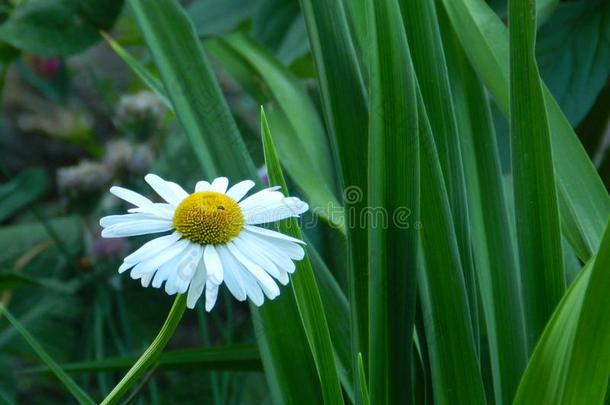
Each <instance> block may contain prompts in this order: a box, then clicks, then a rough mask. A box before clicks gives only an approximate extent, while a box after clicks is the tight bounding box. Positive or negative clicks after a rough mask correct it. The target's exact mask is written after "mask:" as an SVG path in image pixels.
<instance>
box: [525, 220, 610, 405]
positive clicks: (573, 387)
mask: <svg viewBox="0 0 610 405" xmlns="http://www.w3.org/2000/svg"><path fill="white" fill-rule="evenodd" d="M609 267H610V226H608V227H606V231H605V234H604V238H603V240H602V243H601V245H600V248H599V252H598V254H597V256H596V257H594V258H593V259H591V261H589V263H587V265H586V266H585V268H584V269H583V270H581V272H580V273H579V275H578V276H577V278H576V280H574V282H573V283H572V286H571V287H570V289H569V290H568V291H567V293H566V294H565V295H564V297H563V299H562V300H561V302H560V304H559V306H558V307H557V309H556V310H555V313H554V314H553V317H552V318H551V320H550V322H549V323H548V325H547V327H546V329H545V331H544V334H543V335H542V337H541V339H540V341H539V342H538V345H537V346H536V350H535V351H534V354H533V355H532V358H531V360H530V362H529V364H528V367H527V370H526V371H525V374H524V375H523V379H522V380H521V384H520V385H519V391H518V392H517V396H516V398H515V404H531V403H553V404H583V403H587V404H601V403H604V397H605V394H606V391H607V389H608V377H609V376H610V344H609V343H608V342H610V312H608V305H610V295H608V289H609V288H610V272H608V268H609Z"/></svg>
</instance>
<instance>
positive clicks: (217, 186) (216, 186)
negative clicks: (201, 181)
mask: <svg viewBox="0 0 610 405" xmlns="http://www.w3.org/2000/svg"><path fill="white" fill-rule="evenodd" d="M228 186H229V179H227V178H226V177H217V178H215V179H214V181H212V185H211V186H210V190H209V191H215V192H217V193H222V194H224V193H226V191H227V187H228Z"/></svg>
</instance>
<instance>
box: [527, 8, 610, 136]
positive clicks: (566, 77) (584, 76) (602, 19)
mask: <svg viewBox="0 0 610 405" xmlns="http://www.w3.org/2000/svg"><path fill="white" fill-rule="evenodd" d="M609 38H610V4H608V3H607V2H603V1H575V2H565V3H562V4H561V5H560V6H559V7H558V8H557V10H556V12H555V13H554V14H553V15H552V17H551V19H549V20H548V21H547V22H546V23H545V25H544V26H542V28H541V30H540V32H539V34H538V41H537V47H536V56H537V58H538V63H539V66H540V74H541V75H542V78H543V79H544V82H545V83H546V84H547V85H548V86H549V90H550V91H551V93H553V96H555V99H557V102H558V103H559V105H560V106H561V110H562V111H563V112H564V113H565V115H566V117H567V118H568V119H569V120H570V123H571V124H572V125H577V124H578V123H580V121H581V120H582V119H583V118H584V117H585V115H586V114H587V112H588V111H589V110H591V107H592V106H593V104H594V102H595V99H596V98H597V96H598V95H599V93H600V91H601V90H602V88H603V87H604V85H605V83H606V81H607V80H608V76H609V75H610V68H609V66H610V50H609V49H608V46H607V45H606V44H607V43H608V39H609Z"/></svg>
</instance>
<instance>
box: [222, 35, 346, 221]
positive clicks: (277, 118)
mask: <svg viewBox="0 0 610 405" xmlns="http://www.w3.org/2000/svg"><path fill="white" fill-rule="evenodd" d="M217 42H218V43H217V46H220V47H225V48H227V49H226V50H225V51H226V52H230V51H233V52H234V53H235V54H236V55H238V56H239V58H240V62H241V64H242V65H245V66H247V67H249V68H250V69H251V77H252V80H254V81H257V82H259V83H260V82H261V81H262V83H263V84H264V85H265V87H264V88H263V89H261V92H263V93H269V94H270V96H271V98H272V100H273V105H272V107H273V110H272V111H273V112H272V115H271V117H273V119H271V117H270V120H269V121H270V127H271V129H272V130H273V133H274V134H277V135H274V139H275V143H276V145H277V148H278V154H279V156H280V161H281V162H282V166H283V167H284V168H285V170H286V171H287V173H288V174H289V175H290V177H291V178H292V179H293V181H294V182H295V183H296V185H297V186H299V188H300V189H301V190H303V191H304V192H305V193H306V195H307V198H308V201H309V203H310V204H311V205H312V206H313V207H314V208H313V210H312V211H313V212H314V213H315V214H316V215H319V216H320V217H322V218H324V219H325V220H326V221H329V222H330V223H331V225H332V226H333V227H335V228H339V229H342V227H343V226H344V224H343V222H341V221H340V219H341V218H342V215H339V214H337V210H340V209H341V207H340V204H339V202H338V201H337V199H336V198H335V196H334V192H333V190H334V189H335V174H334V168H333V165H332V159H331V154H330V148H329V145H328V139H327V137H326V132H325V130H324V125H323V123H322V120H321V119H320V116H319V115H318V112H317V111H316V108H315V106H314V104H313V102H312V101H311V99H310V98H309V97H308V96H307V95H306V93H305V92H304V91H303V89H302V88H301V86H300V84H299V83H298V81H297V78H296V77H294V75H293V74H292V73H291V72H290V70H288V69H287V68H286V67H284V66H283V65H282V64H281V63H280V62H279V61H278V60H277V59H276V58H275V56H274V55H273V54H271V53H269V52H268V51H266V50H265V49H264V48H262V47H261V46H259V45H258V44H256V42H254V41H253V40H251V39H250V38H249V37H248V36H246V35H245V34H241V33H239V34H233V35H229V36H227V37H224V38H222V39H220V40H219V41H217ZM215 54H216V53H215ZM221 60H222V59H221ZM280 125H281V130H279V129H280V128H276V126H277V127H279V126H280Z"/></svg>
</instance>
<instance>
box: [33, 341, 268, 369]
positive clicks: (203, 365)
mask: <svg viewBox="0 0 610 405" xmlns="http://www.w3.org/2000/svg"><path fill="white" fill-rule="evenodd" d="M137 360H138V356H122V357H110V358H105V359H101V360H92V361H83V362H78V363H67V364H61V365H60V366H61V368H62V369H63V370H64V371H66V372H70V373H89V372H96V373H97V372H110V371H122V370H125V369H128V368H130V367H131V366H132V364H134V363H135V362H136V361H137ZM157 362H158V364H159V365H158V367H157V370H179V369H188V370H261V369H262V364H261V362H260V355H259V353H258V348H257V346H256V345H252V344H240V345H238V344H235V345H226V346H217V347H197V348H192V349H179V350H170V351H167V352H165V353H162V354H161V356H160V357H159V360H158V361H157ZM47 371H49V370H48V369H47V368H44V367H33V368H30V369H26V370H24V373H25V374H30V373H41V372H47Z"/></svg>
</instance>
